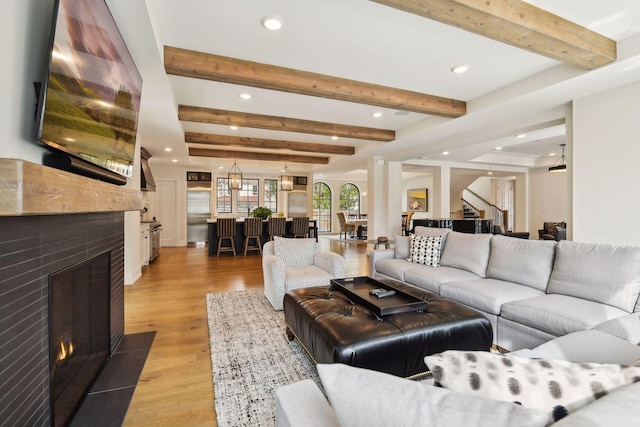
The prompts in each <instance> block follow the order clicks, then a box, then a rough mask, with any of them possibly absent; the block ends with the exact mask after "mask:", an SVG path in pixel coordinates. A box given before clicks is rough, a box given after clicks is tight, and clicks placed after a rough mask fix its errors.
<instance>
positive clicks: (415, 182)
mask: <svg viewBox="0 0 640 427" xmlns="http://www.w3.org/2000/svg"><path fill="white" fill-rule="evenodd" d="M423 188H426V189H427V190H428V194H427V199H428V200H427V212H414V213H413V216H412V217H411V219H412V220H414V219H424V218H433V217H434V216H433V197H434V193H433V176H432V175H424V176H419V177H413V178H403V179H402V187H401V188H400V191H401V192H402V206H401V209H398V218H399V221H402V218H401V214H402V212H404V211H406V210H407V207H408V206H407V190H413V189H423Z"/></svg>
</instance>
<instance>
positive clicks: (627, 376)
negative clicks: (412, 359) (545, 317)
mask: <svg viewBox="0 0 640 427" xmlns="http://www.w3.org/2000/svg"><path fill="white" fill-rule="evenodd" d="M424 361H425V363H426V364H427V366H428V367H429V369H430V370H431V372H432V373H433V377H434V379H435V381H436V385H438V386H440V387H444V388H446V389H448V390H452V391H458V392H463V393H469V394H473V395H477V396H484V397H487V398H489V399H496V400H501V401H506V402H515V403H519V404H521V405H523V406H525V407H528V408H537V409H542V410H545V411H548V412H549V413H550V414H551V416H552V418H553V419H554V420H555V421H557V420H559V419H560V418H563V417H565V416H566V415H568V414H569V413H571V412H573V411H575V410H576V409H578V408H580V407H582V406H585V405H587V404H588V403H591V402H593V401H594V400H596V399H598V398H600V397H602V396H604V395H606V394H607V393H608V392H609V391H612V390H613V389H615V388H617V387H620V386H623V385H625V384H630V383H634V382H640V368H637V367H628V366H622V365H609V364H606V365H605V364H599V363H572V362H567V361H563V360H543V359H527V358H524V357H517V356H510V357H506V356H502V355H499V354H493V353H489V352H481V351H472V352H465V351H457V350H449V351H445V352H444V353H439V354H434V355H432V356H427V357H425V359H424Z"/></svg>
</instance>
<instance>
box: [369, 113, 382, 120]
mask: <svg viewBox="0 0 640 427" xmlns="http://www.w3.org/2000/svg"><path fill="white" fill-rule="evenodd" d="M371 116H372V117H375V118H376V119H377V118H378V117H382V113H381V112H380V111H376V112H375V113H372V114H371Z"/></svg>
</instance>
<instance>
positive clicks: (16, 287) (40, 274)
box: [0, 212, 124, 427]
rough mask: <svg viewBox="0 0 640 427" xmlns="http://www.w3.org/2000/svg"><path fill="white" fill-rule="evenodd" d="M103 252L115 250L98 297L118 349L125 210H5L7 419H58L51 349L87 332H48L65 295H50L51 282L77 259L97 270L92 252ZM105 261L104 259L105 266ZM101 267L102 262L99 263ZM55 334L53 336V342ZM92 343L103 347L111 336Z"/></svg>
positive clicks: (2, 286)
mask: <svg viewBox="0 0 640 427" xmlns="http://www.w3.org/2000/svg"><path fill="white" fill-rule="evenodd" d="M96 257H97V259H103V258H108V266H109V272H108V273H107V274H106V280H107V281H108V286H107V289H106V290H105V289H102V290H101V291H100V292H99V294H100V295H101V296H100V298H98V299H99V301H100V302H102V303H104V305H101V307H100V308H99V309H98V310H99V311H104V310H106V311H107V313H106V314H105V315H106V319H107V321H106V325H103V327H104V328H106V329H104V330H102V333H101V334H104V333H107V334H108V340H107V341H106V346H107V349H108V351H107V352H108V353H110V354H114V353H115V352H116V350H117V348H118V347H119V345H120V344H121V342H122V341H123V338H124V214H123V213H122V212H104V213H88V214H67V215H33V216H32V215H26V216H13V217H0V307H2V309H1V310H0V361H1V363H0V420H2V421H0V424H2V423H6V424H7V425H24V426H26V425H28V426H40V427H45V426H50V425H53V424H54V421H53V419H52V418H51V414H52V412H53V411H52V409H51V406H52V405H53V401H52V397H53V394H54V393H55V392H53V393H52V390H51V385H50V383H49V380H50V378H49V377H50V375H49V374H50V363H49V360H50V357H51V358H55V357H57V355H58V354H59V353H60V341H61V340H62V341H63V342H64V346H65V348H66V350H65V351H67V353H68V352H69V350H68V348H69V343H68V342H67V341H68V339H67V338H62V339H60V337H61V336H62V337H65V336H68V335H74V336H75V335H78V334H79V335H83V334H84V333H85V332H79V331H73V330H72V331H71V332H55V330H54V331H53V333H54V334H55V335H56V336H58V338H53V337H52V338H50V337H49V302H54V301H53V300H56V299H57V298H58V297H56V296H53V295H49V284H50V283H49V282H50V280H54V281H55V280H56V279H55V275H56V273H57V272H61V271H65V270H66V269H67V268H69V267H71V266H82V265H86V264H85V263H87V262H88V263H89V264H90V265H92V266H91V270H92V271H93V270H94V267H93V262H92V261H90V260H93V259H96ZM105 262H106V261H99V262H98V264H100V263H102V265H103V266H104V263H105ZM102 269H103V267H99V265H97V266H96V267H95V270H96V271H99V270H102ZM80 271H83V269H82V268H81V269H80ZM77 274H86V272H85V273H77ZM92 274H95V272H94V273H92ZM100 275H102V274H100ZM52 278H53V279H52ZM94 288H95V286H92V288H91V289H92V290H93V289H94ZM54 292H55V291H54ZM105 292H107V294H106V296H105V295H104V293H105ZM74 311H75V309H74ZM64 323H68V320H64V322H63V324H64ZM73 323H74V325H75V324H77V323H80V324H83V323H87V322H86V321H85V320H83V321H81V322H75V321H74V322H73ZM54 328H56V327H54ZM83 339H84V338H83ZM81 341H82V340H81ZM50 342H52V343H54V344H52V345H51V348H50V346H49V344H50ZM91 345H92V346H94V347H100V346H102V347H103V346H104V345H105V343H104V342H103V343H101V344H99V345H97V344H95V345H94V343H93V342H92V343H91ZM74 346H75V347H76V348H75V350H73V351H74V355H75V354H77V352H79V354H80V355H82V354H83V352H84V348H85V344H78V345H75V344H74ZM54 347H55V348H54ZM103 352H104V349H103ZM51 354H54V356H51ZM107 366H108V365H107ZM58 369H59V368H56V371H58ZM65 369H66V368H65ZM83 391H84V390H83ZM85 403H86V399H85ZM83 406H84V404H83ZM57 412H58V411H56V417H57ZM56 425H58V423H56Z"/></svg>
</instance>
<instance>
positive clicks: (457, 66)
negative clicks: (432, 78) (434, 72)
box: [451, 65, 469, 74]
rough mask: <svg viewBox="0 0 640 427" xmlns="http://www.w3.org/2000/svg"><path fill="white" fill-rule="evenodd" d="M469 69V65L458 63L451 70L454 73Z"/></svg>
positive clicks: (464, 71)
mask: <svg viewBox="0 0 640 427" xmlns="http://www.w3.org/2000/svg"><path fill="white" fill-rule="evenodd" d="M468 70H469V66H468V65H456V66H455V67H453V68H451V72H452V73H454V74H462V73H466V72H467V71H468Z"/></svg>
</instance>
